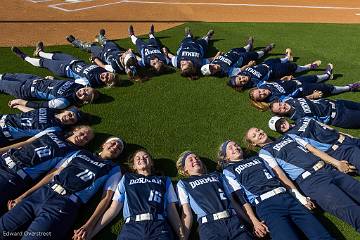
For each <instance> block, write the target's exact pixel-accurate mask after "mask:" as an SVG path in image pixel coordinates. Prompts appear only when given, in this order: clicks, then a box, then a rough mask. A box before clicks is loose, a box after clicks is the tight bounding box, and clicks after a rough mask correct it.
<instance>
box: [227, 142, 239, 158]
mask: <svg viewBox="0 0 360 240" xmlns="http://www.w3.org/2000/svg"><path fill="white" fill-rule="evenodd" d="M226 157H227V158H228V160H230V161H231V160H239V159H242V158H243V151H242V149H241V147H240V146H239V145H238V144H237V143H236V142H233V141H231V142H229V143H228V144H227V146H226Z"/></svg>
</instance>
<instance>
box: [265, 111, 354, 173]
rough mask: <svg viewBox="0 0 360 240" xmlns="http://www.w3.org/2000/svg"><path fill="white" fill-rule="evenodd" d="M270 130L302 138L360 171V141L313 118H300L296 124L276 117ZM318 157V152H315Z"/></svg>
mask: <svg viewBox="0 0 360 240" xmlns="http://www.w3.org/2000/svg"><path fill="white" fill-rule="evenodd" d="M269 128H270V129H271V130H273V131H277V132H279V133H282V134H286V135H288V136H290V137H291V138H293V139H295V140H296V139H298V138H300V139H301V140H302V141H298V143H299V144H300V145H302V146H303V147H306V146H305V145H304V143H306V144H309V145H311V146H314V147H315V148H317V149H319V150H321V151H323V152H326V153H327V154H328V155H330V156H331V157H333V158H335V159H340V160H346V161H348V162H349V163H350V164H351V165H353V166H355V167H356V169H357V170H359V169H360V158H359V156H360V141H359V139H358V138H354V137H352V136H350V135H347V134H344V133H340V132H339V131H337V130H336V129H334V128H330V127H329V126H327V125H325V124H323V123H320V122H318V121H316V120H315V119H313V118H308V117H304V118H300V119H298V120H297V121H296V122H295V123H294V124H291V123H289V122H288V121H287V120H286V118H283V117H277V116H274V117H272V118H271V119H270V120H269ZM314 154H315V155H316V152H314Z"/></svg>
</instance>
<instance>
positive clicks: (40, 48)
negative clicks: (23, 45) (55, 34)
mask: <svg viewBox="0 0 360 240" xmlns="http://www.w3.org/2000/svg"><path fill="white" fill-rule="evenodd" d="M43 51H44V43H43V42H38V43H37V44H36V48H35V51H34V53H33V56H34V57H38V56H39V53H40V52H43Z"/></svg>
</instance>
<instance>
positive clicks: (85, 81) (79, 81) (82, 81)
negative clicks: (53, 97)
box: [75, 77, 90, 86]
mask: <svg viewBox="0 0 360 240" xmlns="http://www.w3.org/2000/svg"><path fill="white" fill-rule="evenodd" d="M75 83H77V84H80V85H83V86H90V82H89V79H87V78H84V77H82V78H77V79H75Z"/></svg>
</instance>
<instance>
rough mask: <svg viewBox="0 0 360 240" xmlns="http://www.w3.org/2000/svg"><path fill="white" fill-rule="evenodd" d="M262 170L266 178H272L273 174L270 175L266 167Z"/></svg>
mask: <svg viewBox="0 0 360 240" xmlns="http://www.w3.org/2000/svg"><path fill="white" fill-rule="evenodd" d="M263 171H264V174H265V176H266V178H267V179H272V178H273V176H271V174H270V173H269V172H268V171H267V170H266V169H263Z"/></svg>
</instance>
